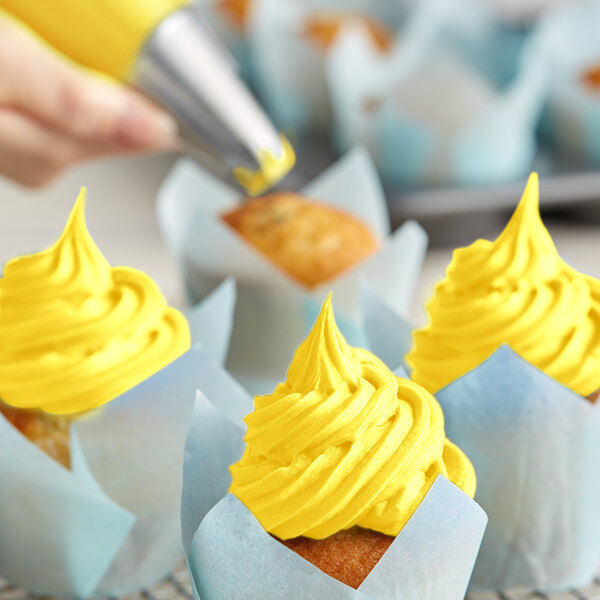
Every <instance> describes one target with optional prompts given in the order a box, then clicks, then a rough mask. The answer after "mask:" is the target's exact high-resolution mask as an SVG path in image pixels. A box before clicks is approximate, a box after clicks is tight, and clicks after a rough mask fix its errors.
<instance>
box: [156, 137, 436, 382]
mask: <svg viewBox="0 0 600 600" xmlns="http://www.w3.org/2000/svg"><path fill="white" fill-rule="evenodd" d="M255 208H256V210H255ZM261 208H263V209H265V210H259V209H261ZM158 214H159V223H160V226H161V229H162V233H163V236H164V238H165V240H166V242H167V245H168V246H169V248H170V249H171V251H172V253H173V254H174V256H175V258H176V259H177V261H178V262H179V264H180V266H181V268H182V270H183V273H184V278H185V281H186V285H187V288H188V292H189V294H190V297H191V300H192V301H197V300H198V299H200V298H203V297H204V296H205V295H206V294H207V293H209V292H210V291H211V290H212V289H213V288H214V287H215V286H216V285H218V284H219V283H220V282H221V281H222V280H223V279H224V278H225V277H226V276H233V277H235V278H236V281H237V291H238V297H237V303H236V312H235V319H234V321H235V325H234V329H233V335H232V339H231V347H230V353H229V356H228V362H227V367H228V370H229V371H230V372H231V373H232V374H233V375H234V376H235V377H236V378H238V379H239V380H240V381H241V382H242V383H243V385H244V387H246V389H248V390H250V391H251V392H252V393H264V392H267V391H269V390H270V389H272V388H273V386H274V385H275V383H277V381H281V379H282V378H283V376H284V375H285V370H286V367H287V364H288V360H289V356H291V354H292V352H293V351H294V349H295V348H296V346H297V345H298V343H299V342H300V340H301V339H302V338H303V336H304V335H306V332H307V331H308V329H309V328H310V325H311V324H312V322H313V320H314V313H315V304H317V305H320V303H321V302H322V301H323V299H324V297H325V296H326V294H327V292H328V291H329V290H333V291H334V293H335V295H336V304H337V306H338V309H339V310H338V314H339V316H340V323H341V326H342V331H343V332H344V334H345V335H348V336H349V338H351V340H352V341H353V342H356V343H361V340H362V328H361V323H360V319H359V306H358V305H359V303H358V287H359V284H358V282H359V280H360V279H361V278H365V279H366V280H368V281H369V282H370V284H371V285H372V286H373V287H374V288H375V289H377V290H378V291H379V292H380V293H381V294H382V296H384V297H385V298H386V299H388V301H389V302H390V304H392V305H393V306H394V307H395V308H396V309H397V310H398V311H400V312H402V313H405V312H407V309H408V306H409V302H410V301H411V300H412V291H413V288H414V284H415V280H416V277H417V275H418V273H419V270H420V266H421V263H422V260H423V255H424V252H425V247H426V236H425V233H424V232H423V230H422V229H421V228H420V226H418V225H417V224H416V223H414V222H407V223H405V224H404V225H403V226H402V227H400V228H399V229H398V230H397V231H396V232H395V233H393V234H390V225H389V221H388V215H387V207H386V204H385V198H384V195H383V193H382V190H381V187H380V184H379V180H378V178H377V174H376V173H375V170H374V168H373V165H372V164H371V162H370V160H369V158H368V156H367V154H366V153H365V152H364V151H363V150H360V149H357V150H354V151H353V152H351V153H349V154H348V155H346V156H345V157H344V158H342V159H341V160H340V161H339V162H337V163H336V164H335V165H333V166H332V167H330V168H329V169H328V170H327V171H326V172H324V173H323V174H322V175H320V176H319V177H318V178H317V179H316V180H314V181H313V182H312V183H310V184H309V185H307V186H306V187H304V188H303V190H302V191H301V192H300V195H293V194H290V193H287V192H276V193H271V194H269V195H267V196H265V197H264V198H259V199H258V200H255V201H250V202H248V200H246V199H244V198H240V196H239V194H238V192H237V191H235V190H233V189H231V188H229V187H227V186H225V185H224V184H222V183H220V182H218V181H217V180H215V179H214V178H213V177H212V176H210V175H208V174H207V173H206V172H204V171H201V170H199V169H198V168H197V167H196V166H194V165H192V164H191V163H180V164H179V165H178V166H177V167H176V168H175V170H174V171H173V173H171V175H170V176H169V177H168V179H167V181H166V182H165V184H164V185H163V187H162V189H161V190H160V193H159V198H158Z"/></svg>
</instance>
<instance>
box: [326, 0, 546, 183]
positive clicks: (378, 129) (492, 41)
mask: <svg viewBox="0 0 600 600" xmlns="http://www.w3.org/2000/svg"><path fill="white" fill-rule="evenodd" d="M515 44H516V45H517V46H518V45H519V44H520V42H519V40H517V39H515V38H514V36H510V35H509V34H505V33H504V32H503V31H501V30H499V26H498V25H497V23H496V22H495V21H494V19H493V17H492V16H491V14H489V13H488V12H487V11H486V10H485V8H484V7H483V4H482V3H481V2H476V1H475V0H449V1H446V0H425V1H424V2H422V3H420V4H419V5H418V6H417V7H416V8H415V10H414V11H413V13H412V15H411V17H410V19H409V21H408V23H407V24H406V25H405V27H404V28H403V32H402V44H399V45H398V46H397V47H396V48H395V49H394V51H393V52H392V53H391V54H390V55H389V56H385V57H382V56H380V55H378V54H376V53H374V52H373V50H372V49H371V48H370V47H369V45H368V43H367V42H366V39H365V36H364V34H363V33H361V32H358V31H347V32H344V34H343V35H342V36H340V39H339V40H338V43H337V44H336V45H335V47H334V48H333V49H332V51H331V52H330V55H329V59H328V64H327V73H328V82H329V87H330V93H331V100H332V106H333V112H334V122H335V129H336V136H335V137H336V140H337V142H338V145H339V146H340V147H341V148H342V149H344V148H347V147H349V146H351V145H354V144H356V143H361V144H364V145H365V146H366V147H367V148H368V149H369V151H370V152H371V155H372V156H373V158H374V160H375V163H376V164H377V167H378V169H379V171H380V173H381V175H382V178H383V180H384V182H385V183H386V184H388V185H389V186H392V187H395V186H416V185H422V184H426V183H430V184H431V183H438V184H439V183H444V184H448V183H457V184H471V183H479V182H490V181H502V180H506V179H511V178H515V177H517V176H520V175H522V174H523V173H525V172H526V170H527V169H528V167H529V165H530V163H531V161H532V159H533V155H534V152H535V148H536V145H535V137H534V129H535V126H536V123H537V120H538V118H539V114H540V112H541V110H542V105H543V101H544V99H545V95H546V93H547V87H548V80H549V62H548V60H547V57H546V55H545V53H544V52H543V51H542V48H541V44H540V42H539V39H538V36H537V35H535V34H534V35H532V36H530V39H528V40H527V42H526V43H525V44H524V45H523V48H522V51H521V54H520V57H519V59H518V61H516V60H513V61H512V62H513V63H514V65H513V66H514V68H515V72H514V73H512V78H511V79H510V81H508V82H506V81H503V79H504V78H506V77H507V74H508V73H509V71H510V65H503V66H502V68H501V69H500V70H498V69H497V68H496V66H495V64H494V60H493V58H494V57H496V58H497V57H498V56H504V55H506V54H509V53H512V54H514V46H515ZM507 45H509V46H510V48H509V49H508V50H507ZM496 62H497V61H496ZM440 82H445V84H444V85H453V86H455V89H456V90H457V91H456V92H455V93H456V94H459V91H458V90H462V92H460V93H461V94H462V97H463V99H462V100H461V101H460V104H461V106H463V107H464V110H465V114H464V118H463V121H464V122H463V123H458V124H457V123H455V122H452V123H450V122H447V121H448V119H446V122H444V120H443V119H442V118H441V117H442V116H443V115H444V111H445V110H446V108H445V107H444V99H443V97H442V96H443V93H440V91H439V89H438V91H437V92H433V91H431V89H433V87H432V86H438V88H439V86H440V85H442V84H441V83H440ZM417 85H418V86H419V87H418V89H422V90H423V91H422V92H421V94H422V97H419V96H418V92H415V89H417ZM498 85H499V86H500V87H497V86H498ZM427 90H430V92H429V93H428V92H427ZM432 95H434V96H435V98H433V99H432V97H431V96H432ZM475 99H478V100H475ZM458 102H459V101H458V100H455V103H458ZM417 107H418V109H417ZM427 107H429V108H427ZM400 157H401V158H400Z"/></svg>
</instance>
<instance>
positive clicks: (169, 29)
mask: <svg viewBox="0 0 600 600" xmlns="http://www.w3.org/2000/svg"><path fill="white" fill-rule="evenodd" d="M131 80H132V83H134V85H136V86H137V87H138V88H139V89H140V90H141V91H142V92H143V93H145V94H146V95H147V96H149V97H150V98H152V99H153V100H155V101H156V102H157V103H158V104H160V105H162V106H163V107H164V108H165V109H166V110H168V111H169V112H170V113H171V114H172V115H174V116H175V118H176V119H177V120H178V122H179V127H180V133H181V137H182V139H183V140H184V150H185V151H186V152H187V153H188V154H189V155H190V156H192V157H193V158H194V159H196V160H197V161H198V162H200V163H201V164H203V165H204V166H205V167H207V168H208V169H210V170H211V171H212V172H213V173H215V174H216V175H217V176H219V177H221V178H222V179H226V180H228V181H231V182H233V183H235V184H236V185H238V186H241V187H243V188H244V189H245V191H246V192H247V193H248V194H250V195H256V194H260V193H261V192H263V191H265V190H267V189H268V188H270V187H271V186H272V185H274V184H275V183H277V182H278V181H279V180H280V179H281V178H282V177H283V176H284V175H285V174H286V173H288V172H289V171H290V170H291V168H292V167H293V165H294V162H295V155H294V151H293V149H292V147H291V146H290V144H289V142H287V140H286V139H285V138H284V137H283V136H281V135H280V134H279V133H278V132H277V130H276V129H275V128H274V126H273V125H272V123H271V121H270V120H269V119H268V117H267V116H266V115H265V113H264V112H263V110H262V109H261V107H260V106H259V105H258V103H257V102H256V100H255V99H254V97H253V96H252V95H251V93H250V92H249V90H248V88H247V87H246V86H245V85H244V83H243V82H242V81H241V79H240V78H239V76H238V74H237V71H236V68H235V62H234V61H233V58H232V57H231V56H230V55H229V54H228V53H227V51H226V50H225V48H224V47H223V46H222V44H221V43H220V42H219V41H218V40H217V39H216V37H215V36H214V34H213V33H212V32H211V31H210V29H208V28H207V27H206V26H205V25H204V24H203V22H202V19H201V15H200V13H199V10H198V8H197V7H196V6H195V5H189V6H186V7H185V8H183V9H181V10H179V11H177V12H175V13H172V14H171V15H170V16H169V17H167V18H166V19H165V20H164V21H162V23H160V25H159V26H158V27H157V28H156V30H155V31H154V32H153V33H152V35H151V36H150V37H149V39H148V40H147V42H146V44H145V46H144V48H143V50H142V52H141V54H140V56H139V58H138V61H137V63H136V65H135V68H134V69H133V74H132V77H131Z"/></svg>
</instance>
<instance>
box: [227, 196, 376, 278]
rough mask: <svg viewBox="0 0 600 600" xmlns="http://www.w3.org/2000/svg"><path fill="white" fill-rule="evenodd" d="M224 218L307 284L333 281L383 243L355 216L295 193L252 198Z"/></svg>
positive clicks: (280, 265) (282, 267)
mask: <svg viewBox="0 0 600 600" xmlns="http://www.w3.org/2000/svg"><path fill="white" fill-rule="evenodd" d="M222 218H223V220H224V221H225V222H226V223H227V224H228V225H230V226H231V227H232V228H233V229H235V230H236V231H237V232H238V233H239V234H240V236H241V237H243V238H244V239H245V240H246V241H247V242H248V243H249V244H251V245H252V246H254V247H255V248H256V249H257V250H259V251H260V252H261V253H262V254H264V255H265V256H266V257H267V258H269V259H270V260H271V261H273V262H274V263H275V264H276V265H277V266H278V267H280V268H281V269H282V270H283V271H285V272H286V273H288V274H289V275H291V276H292V277H293V278H294V279H296V280H297V281H298V282H300V283H301V284H303V285H305V286H306V287H308V288H315V287H317V286H318V285H320V284H322V283H324V282H326V281H328V280H330V279H333V278H334V277H336V276H337V275H339V274H341V273H342V272H343V271H345V270H346V269H349V268H350V267H352V266H353V265H355V264H356V263H358V262H359V261H361V260H364V259H365V258H366V257H367V256H369V255H370V254H372V253H373V252H374V251H375V250H376V249H377V247H378V245H379V243H378V241H377V238H376V237H375V235H374V234H373V233H372V232H371V231H370V229H369V228H368V227H367V226H366V225H364V224H363V223H362V222H361V221H360V220H359V219H357V218H356V217H353V216H352V215H350V214H348V213H346V212H343V211H341V210H339V209H336V208H333V207H331V206H327V205H325V204H319V203H317V202H314V201H313V200H311V199H308V198H305V197H304V196H301V195H299V194H294V193H292V192H276V193H272V194H268V195H266V196H263V197H261V198H256V199H253V200H248V201H246V202H245V203H243V204H242V205H240V206H239V207H238V208H235V209H234V210H232V211H230V212H228V213H226V214H224V215H223V217H222Z"/></svg>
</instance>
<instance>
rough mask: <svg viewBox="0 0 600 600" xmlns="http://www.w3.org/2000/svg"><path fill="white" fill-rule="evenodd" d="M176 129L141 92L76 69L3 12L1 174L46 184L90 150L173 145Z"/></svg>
mask: <svg viewBox="0 0 600 600" xmlns="http://www.w3.org/2000/svg"><path fill="white" fill-rule="evenodd" d="M176 130H177V126H176V123H175V121H174V120H173V119H172V117H170V116H169V115H168V114H167V113H165V112H164V111H163V110H162V109H160V108H158V107H157V106H155V105H153V104H151V103H150V102H149V101H148V100H146V99H145V98H143V97H142V96H141V95H140V94H138V93H136V92H135V91H133V90H131V89H127V88H124V87H119V86H117V85H115V84H112V83H110V82H107V81H104V80H102V79H100V78H98V77H96V76H94V75H92V74H88V73H86V72H85V71H82V70H80V69H78V68H77V67H76V66H73V65H71V64H69V63H68V62H67V61H66V60H63V59H61V58H60V57H59V56H57V55H55V54H54V53H52V52H51V51H49V50H48V49H47V48H45V47H44V46H43V44H41V43H40V42H39V41H38V40H36V39H35V38H34V37H33V36H31V35H29V34H28V33H27V32H26V31H24V30H21V29H20V28H19V27H18V26H17V25H15V24H13V23H10V22H9V21H7V20H3V19H0V174H2V175H5V176H7V177H10V178H11V179H14V180H15V181H18V182H19V183H21V184H24V185H28V186H41V185H44V184H45V183H47V182H49V181H50V180H51V179H53V178H54V177H55V176H56V175H58V174H59V173H60V172H61V171H63V170H64V169H65V168H66V167H68V166H70V165H72V164H74V163H77V162H80V161H82V160H85V159H89V158H92V157H96V156H102V155H106V154H114V153H120V152H137V151H141V152H143V151H152V150H162V149H173V148H175V147H176V146H177V135H176Z"/></svg>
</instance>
